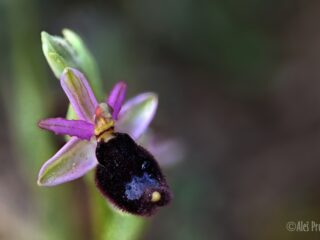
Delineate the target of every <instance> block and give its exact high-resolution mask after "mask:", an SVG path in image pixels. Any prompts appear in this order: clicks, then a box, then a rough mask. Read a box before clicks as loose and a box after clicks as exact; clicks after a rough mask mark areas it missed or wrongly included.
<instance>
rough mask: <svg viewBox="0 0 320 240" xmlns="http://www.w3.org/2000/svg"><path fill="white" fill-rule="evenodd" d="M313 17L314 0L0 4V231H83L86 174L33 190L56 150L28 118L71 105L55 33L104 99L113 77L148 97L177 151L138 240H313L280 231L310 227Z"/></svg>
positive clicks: (314, 215)
mask: <svg viewBox="0 0 320 240" xmlns="http://www.w3.org/2000/svg"><path fill="white" fill-rule="evenodd" d="M319 21H320V2H319V1H316V0H314V1H312V0H310V1H302V0H301V1H294V0H291V1H289V0H278V1H275V0H215V1H205V0H200V1H191V0H175V1H170V0H162V1H158V0H130V1H125V0H122V1H115V0H114V1H98V0H95V1H93V0H92V1H85V0H71V1H65V0H64V1H62V0H55V1H49V0H42V1H40V0H0V70H1V74H0V84H1V85H0V87H1V89H0V93H1V99H0V100H1V101H0V121H1V131H0V142H1V145H0V164H1V165H0V239H4V240H11V239H12V240H15V239H18V240H19V239H22V240H26V239H30V240H31V239H32V240H36V239H41V240H42V239H43V240H46V239H62V240H63V239H80V240H87V239H93V238H92V236H93V234H92V233H93V232H94V231H95V226H94V224H92V223H91V222H90V221H89V217H88V215H89V212H90V209H88V200H87V196H88V194H90V192H88V190H87V189H86V185H85V184H84V182H83V180H82V179H79V180H77V181H74V182H72V183H68V184H65V185H63V186H59V187H56V188H50V189H45V188H40V187H38V186H36V177H37V172H38V170H39V168H40V166H41V164H42V163H43V162H44V161H45V160H46V159H48V158H49V157H50V156H51V154H53V153H54V152H55V150H57V149H58V148H59V147H60V146H62V144H63V138H62V137H56V136H53V135H52V134H47V133H45V132H43V131H40V130H38V129H37V127H36V123H37V120H39V119H41V118H45V117H51V116H63V115H64V114H65V112H66V109H67V104H68V102H67V99H66V97H65V96H64V94H63V92H62V90H61V89H60V87H59V84H58V81H57V80H56V79H55V78H54V76H53V74H52V72H51V71H50V69H49V67H48V65H47V64H46V60H45V58H44V57H43V55H42V51H41V41H40V32H41V31H42V30H45V31H47V32H49V33H51V34H56V35H60V34H61V29H62V28H65V27H68V28H70V29H73V30H74V31H76V32H77V33H78V34H79V35H80V36H82V38H83V39H84V40H85V42H86V44H87V45H88V47H89V49H90V50H91V51H92V53H93V55H94V56H95V58H96V59H97V62H98V64H99V67H100V70H101V75H102V76H103V79H104V87H105V89H106V93H107V89H110V88H111V86H112V85H113V84H114V83H115V82H116V81H118V80H125V81H126V82H127V83H128V84H129V92H128V95H129V97H130V96H134V95H135V94H137V93H139V92H142V91H155V92H157V93H158V94H159V97H160V105H159V111H158V112H157V116H156V118H155V121H154V122H153V128H154V129H155V131H156V132H158V133H160V134H161V136H162V137H164V138H165V137H174V138H177V139H179V140H180V141H181V142H182V143H183V144H184V146H185V155H184V158H183V160H182V161H180V162H179V163H176V164H174V165H173V166H171V167H170V168H166V169H165V170H164V171H165V173H166V175H167V177H168V181H169V182H170V184H171V185H172V188H173V192H174V196H175V198H174V201H173V202H172V204H171V205H170V206H169V207H166V208H163V209H162V210H161V211H159V214H157V215H156V216H155V217H153V218H151V219H148V222H149V226H148V228H146V231H145V233H144V235H143V239H152V240H157V239H159V240H160V239H175V240H180V239H181V240H207V239H210V240H211V239H219V240H229V239H230V240H231V239H239V240H241V239H249V240H250V239H319V236H320V232H310V231H309V232H289V231H287V230H286V223H287V222H288V221H298V220H300V221H312V220H313V221H316V222H318V223H320V188H319V187H320V184H319V181H320V174H319V172H320V94H319V93H320V25H319ZM50 206H51V207H50ZM52 206H55V207H52ZM48 223H49V224H48ZM44 225H45V226H46V227H44ZM48 225H49V228H48ZM48 229H49V230H48ZM52 234H53V235H52Z"/></svg>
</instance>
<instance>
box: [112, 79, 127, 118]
mask: <svg viewBox="0 0 320 240" xmlns="http://www.w3.org/2000/svg"><path fill="white" fill-rule="evenodd" d="M126 91H127V84H126V83H125V82H118V83H117V84H116V85H115V86H114V87H113V89H112V90H111V93H110V95H109V97H108V100H107V103H108V105H109V106H110V107H111V108H112V110H113V112H112V118H113V119H114V120H117V119H118V114H119V112H120V109H121V107H122V103H123V101H124V98H125V96H126Z"/></svg>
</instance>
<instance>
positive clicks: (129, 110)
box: [115, 92, 158, 140]
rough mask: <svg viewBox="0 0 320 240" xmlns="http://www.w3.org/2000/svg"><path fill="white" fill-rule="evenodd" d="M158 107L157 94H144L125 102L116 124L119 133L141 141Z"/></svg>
mask: <svg viewBox="0 0 320 240" xmlns="http://www.w3.org/2000/svg"><path fill="white" fill-rule="evenodd" d="M157 106H158V97H157V95H156V94H155V93H151V92H149V93H142V94H140V95H138V96H136V97H134V98H132V99H130V100H129V101H127V102H125V104H124V105H123V107H122V108H121V111H120V113H119V119H118V121H116V122H115V129H116V131H117V132H124V133H128V134H129V135H130V136H131V137H132V138H133V139H136V140H137V139H139V137H141V136H142V135H143V133H144V132H145V131H146V130H147V128H148V126H149V124H150V122H151V121H152V119H153V117H154V115H155V113H156V110H157Z"/></svg>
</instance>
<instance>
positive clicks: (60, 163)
mask: <svg viewBox="0 0 320 240" xmlns="http://www.w3.org/2000/svg"><path fill="white" fill-rule="evenodd" d="M95 148H96V142H95V141H90V142H87V141H82V140H80V139H78V138H76V137H72V138H71V139H70V140H69V141H68V142H67V143H66V144H65V145H64V146H63V147H62V148H61V149H60V150H59V151H58V152H57V153H56V154H55V155H54V156H53V157H52V158H50V159H49V160H48V161H47V162H46V163H45V164H44V165H43V166H42V167H41V169H40V172H39V176H38V185H40V186H54V185H58V184H61V183H65V182H69V181H71V180H74V179H77V178H79V177H82V176H83V175H85V174H86V173H87V172H88V171H90V170H91V169H93V168H94V167H95V166H96V165H97V159H96V157H95Z"/></svg>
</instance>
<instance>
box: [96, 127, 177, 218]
mask: <svg viewBox="0 0 320 240" xmlns="http://www.w3.org/2000/svg"><path fill="white" fill-rule="evenodd" d="M96 157H97V160H98V162H99V164H98V166H97V170H96V184H97V187H98V188H99V189H100V191H101V192H102V193H103V194H104V195H105V196H106V197H107V198H108V199H110V200H111V202H112V203H114V204H115V205H116V206H117V207H118V208H120V209H122V210H124V211H127V212H129V213H132V214H137V215H144V216H149V215H152V214H153V213H154V212H155V210H156V209H157V208H158V207H160V206H164V205H166V204H168V203H169V202H170V199H171V192H170V189H169V187H168V185H167V183H166V180H165V178H164V176H163V174H162V172H161V169H160V167H159V165H158V163H157V162H156V160H155V159H154V157H153V156H152V155H151V154H150V153H149V152H148V151H147V150H146V149H144V148H143V147H141V146H139V145H137V144H136V143H135V142H134V140H133V139H132V138H131V137H130V136H129V135H128V134H125V133H114V138H112V139H111V140H109V141H108V142H104V141H100V142H98V145H97V148H96ZM155 191H156V192H159V193H160V196H161V197H160V200H159V201H156V202H152V201H151V198H152V193H153V192H155Z"/></svg>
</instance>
